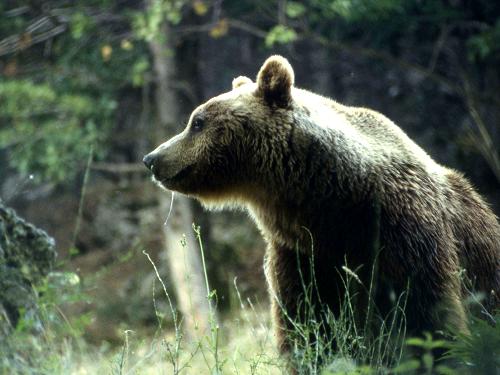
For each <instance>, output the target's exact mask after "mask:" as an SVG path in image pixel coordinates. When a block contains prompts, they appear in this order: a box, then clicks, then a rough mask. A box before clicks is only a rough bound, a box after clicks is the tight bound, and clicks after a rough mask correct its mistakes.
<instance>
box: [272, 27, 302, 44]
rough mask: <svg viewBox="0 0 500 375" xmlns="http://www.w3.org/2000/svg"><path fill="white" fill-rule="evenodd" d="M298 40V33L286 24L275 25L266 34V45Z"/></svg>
mask: <svg viewBox="0 0 500 375" xmlns="http://www.w3.org/2000/svg"><path fill="white" fill-rule="evenodd" d="M295 40H297V33H296V32H295V30H294V29H292V28H290V27H288V26H285V25H276V26H274V27H273V28H272V29H271V30H270V31H269V33H268V34H267V36H266V41H265V43H266V46H267V47H272V46H273V45H275V44H288V43H291V42H293V41H295Z"/></svg>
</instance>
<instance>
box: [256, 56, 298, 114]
mask: <svg viewBox="0 0 500 375" xmlns="http://www.w3.org/2000/svg"><path fill="white" fill-rule="evenodd" d="M294 79H295V77H294V73H293V69H292V66H291V65H290V63H289V62H288V60H287V59H285V58H284V57H282V56H278V55H275V56H271V57H269V58H268V59H267V60H266V61H265V62H264V65H262V67H261V68H260V71H259V74H258V75H257V92H256V94H257V95H259V96H262V97H263V98H264V99H265V101H266V102H267V103H268V104H270V105H273V104H274V105H277V106H278V107H282V108H284V107H287V106H288V105H289V104H290V101H291V100H292V86H293V83H294Z"/></svg>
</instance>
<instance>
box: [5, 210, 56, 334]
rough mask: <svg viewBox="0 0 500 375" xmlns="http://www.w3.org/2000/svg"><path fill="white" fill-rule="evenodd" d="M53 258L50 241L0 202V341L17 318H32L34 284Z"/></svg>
mask: <svg viewBox="0 0 500 375" xmlns="http://www.w3.org/2000/svg"><path fill="white" fill-rule="evenodd" d="M55 258H56V251H55V243H54V240H53V239H52V238H51V237H49V236H48V235H47V233H45V232H44V231H43V230H41V229H38V228H36V227H35V226H34V225H32V224H30V223H28V222H26V221H25V220H23V219H21V218H20V217H19V216H17V215H16V213H15V211H14V210H12V209H10V208H7V207H5V206H4V205H3V204H2V202H0V338H1V336H5V335H6V334H8V333H9V332H10V330H11V329H12V328H14V327H15V326H16V325H17V323H18V321H19V319H20V317H21V315H22V314H23V313H24V314H28V315H31V316H33V317H34V316H36V299H37V295H36V292H35V289H34V288H33V287H34V286H36V285H38V284H39V283H40V282H41V281H42V279H43V277H44V276H46V275H47V274H48V272H49V271H50V270H51V268H52V266H53V264H54V261H55Z"/></svg>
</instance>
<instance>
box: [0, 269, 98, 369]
mask: <svg viewBox="0 0 500 375" xmlns="http://www.w3.org/2000/svg"><path fill="white" fill-rule="evenodd" d="M33 288H34V291H35V293H36V295H37V297H38V298H37V305H38V314H37V316H36V317H35V316H33V315H32V314H28V313H24V314H22V315H21V317H20V319H19V322H18V323H17V326H16V328H15V331H14V332H13V333H12V334H10V335H9V336H7V337H6V338H5V340H4V341H3V342H1V343H0V344H1V348H2V355H1V356H0V373H2V374H35V373H36V374H55V373H65V372H66V371H67V368H68V367H72V366H73V365H72V363H71V361H72V360H74V358H72V355H73V350H74V345H75V344H77V343H79V342H80V341H79V339H80V337H81V335H82V334H83V332H84V330H85V327H86V326H87V325H88V323H89V322H90V316H89V315H86V314H84V315H80V316H78V317H73V318H72V319H71V321H70V320H68V318H67V317H66V315H65V314H64V313H63V311H62V309H61V308H62V307H63V306H68V304H69V305H71V304H74V303H76V302H82V301H85V300H86V297H85V294H84V293H83V292H82V288H81V285H80V280H79V278H78V276H77V275H76V274H74V273H68V272H65V273H60V272H54V273H51V274H49V275H48V276H47V277H46V278H44V280H43V282H42V283H41V284H40V285H37V286H35V285H33Z"/></svg>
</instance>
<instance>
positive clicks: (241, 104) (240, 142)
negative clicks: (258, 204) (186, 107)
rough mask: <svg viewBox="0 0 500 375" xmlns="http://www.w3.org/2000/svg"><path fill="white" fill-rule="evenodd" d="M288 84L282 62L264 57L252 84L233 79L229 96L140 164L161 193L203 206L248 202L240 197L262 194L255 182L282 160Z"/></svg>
mask: <svg viewBox="0 0 500 375" xmlns="http://www.w3.org/2000/svg"><path fill="white" fill-rule="evenodd" d="M293 83H294V73H293V70H292V67H291V66H290V64H289V63H288V61H287V60H286V59H285V58H283V57H281V56H272V57H270V58H268V59H267V60H266V61H265V63H264V64H263V65H262V67H261V69H260V71H259V73H258V75H257V81H256V83H254V82H252V80H251V79H249V78H247V77H238V78H235V79H234V80H233V87H232V90H231V91H229V92H226V93H224V94H221V95H219V96H217V97H214V98H212V99H210V100H208V101H207V102H206V103H204V104H202V105H200V106H199V107H198V108H196V109H195V110H194V111H193V113H192V114H191V116H190V119H189V122H188V124H187V126H186V128H185V129H184V131H183V132H181V133H180V134H178V135H176V136H175V137H173V138H171V139H170V140H168V141H167V142H165V143H163V144H161V145H160V146H158V147H157V148H156V149H155V150H154V151H152V152H151V153H149V154H148V155H146V156H145V157H144V159H143V161H144V164H145V165H146V167H147V168H148V169H150V170H151V171H152V173H153V175H154V178H155V180H156V181H157V182H158V183H159V184H160V185H162V186H163V187H164V188H166V189H169V190H173V191H178V192H181V193H183V194H187V195H190V196H193V197H195V198H198V199H199V200H200V201H202V202H203V203H206V204H208V205H210V204H211V203H213V204H215V205H218V204H220V203H222V202H223V201H225V202H230V201H238V200H239V198H242V197H244V198H245V199H248V198H247V197H246V192H248V191H249V190H252V191H253V192H254V193H253V194H255V192H256V191H259V189H261V190H262V189H263V187H262V184H263V181H261V177H263V176H264V175H265V174H266V173H268V171H269V170H271V169H272V168H273V167H274V168H277V167H278V166H277V165H276V164H275V163H279V162H280V158H282V156H280V155H279V154H280V152H281V150H280V149H281V148H282V146H281V145H282V144H283V143H286V137H287V133H288V131H289V129H287V127H289V125H290V121H291V120H290V119H291V118H292V115H293V114H292V107H293V100H292V86H293ZM273 163H274V165H273ZM257 185H258V186H257ZM263 193H264V192H263ZM268 193H269V192H266V194H268Z"/></svg>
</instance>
